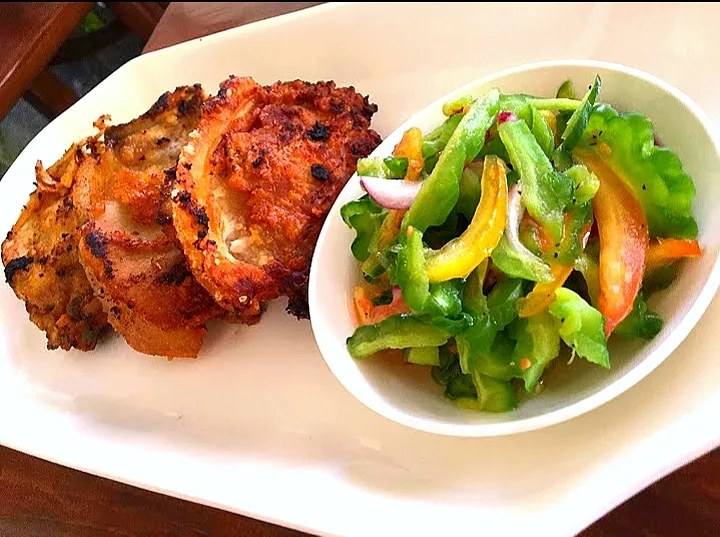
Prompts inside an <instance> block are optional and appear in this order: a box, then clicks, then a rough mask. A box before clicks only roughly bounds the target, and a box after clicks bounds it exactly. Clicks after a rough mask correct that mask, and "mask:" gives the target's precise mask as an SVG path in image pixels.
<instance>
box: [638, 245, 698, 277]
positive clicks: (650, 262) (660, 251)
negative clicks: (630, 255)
mask: <svg viewBox="0 0 720 537" xmlns="http://www.w3.org/2000/svg"><path fill="white" fill-rule="evenodd" d="M701 255H702V250H701V249H700V245H699V244H698V241H696V240H694V239H657V240H656V241H653V242H652V243H651V244H650V246H649V247H648V250H647V253H646V254H645V270H646V271H647V272H650V271H651V270H654V269H656V268H658V267H661V266H663V265H667V264H669V263H672V262H674V261H678V260H680V259H684V258H686V257H700V256H701Z"/></svg>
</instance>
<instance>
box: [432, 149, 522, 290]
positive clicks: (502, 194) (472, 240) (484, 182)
mask: <svg viewBox="0 0 720 537" xmlns="http://www.w3.org/2000/svg"><path fill="white" fill-rule="evenodd" d="M481 192H482V194H481V196H480V203H478V208H477V210H476V211H475V216H473V219H472V221H471V222H470V225H469V226H468V228H467V229H466V230H465V231H464V232H463V234H462V235H460V236H459V237H457V238H455V239H453V240H451V241H450V242H448V243H447V244H445V246H443V247H442V248H441V249H440V250H438V251H436V252H433V253H432V254H431V255H430V257H429V258H428V263H427V275H428V278H429V279H430V282H431V283H433V282H442V281H447V280H451V279H453V278H465V277H467V276H468V274H470V273H471V272H472V271H473V269H474V268H475V267H477V266H478V265H479V264H480V262H481V261H482V260H483V259H486V258H487V257H488V256H489V255H490V253H491V252H492V251H493V249H494V248H495V247H496V246H497V244H498V242H499V241H500V237H502V233H503V230H504V228H505V220H506V217H507V196H508V187H507V177H506V174H505V163H504V162H503V161H502V160H501V159H499V158H497V157H495V156H493V155H490V156H488V157H485V165H484V167H483V175H482V179H481Z"/></svg>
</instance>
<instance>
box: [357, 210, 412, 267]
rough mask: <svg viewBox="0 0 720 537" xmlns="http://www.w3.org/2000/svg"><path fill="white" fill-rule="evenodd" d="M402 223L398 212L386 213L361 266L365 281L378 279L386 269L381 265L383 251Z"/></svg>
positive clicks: (392, 239) (391, 241)
mask: <svg viewBox="0 0 720 537" xmlns="http://www.w3.org/2000/svg"><path fill="white" fill-rule="evenodd" d="M401 222H402V214H401V213H399V212H398V211H387V212H386V213H385V216H384V218H383V221H382V223H381V224H380V226H379V227H378V228H377V229H376V230H375V233H373V235H372V237H371V238H370V242H369V244H368V247H367V250H368V253H369V255H368V258H367V259H366V260H365V261H364V262H363V264H362V267H361V268H362V272H363V274H365V277H366V279H369V280H370V281H373V280H375V279H377V278H379V277H380V276H381V275H382V274H383V272H385V270H386V267H385V266H384V265H383V263H382V257H383V254H384V251H385V249H386V248H387V247H388V246H390V245H391V244H392V243H393V241H394V239H395V237H396V235H397V230H398V228H399V226H400V224H401Z"/></svg>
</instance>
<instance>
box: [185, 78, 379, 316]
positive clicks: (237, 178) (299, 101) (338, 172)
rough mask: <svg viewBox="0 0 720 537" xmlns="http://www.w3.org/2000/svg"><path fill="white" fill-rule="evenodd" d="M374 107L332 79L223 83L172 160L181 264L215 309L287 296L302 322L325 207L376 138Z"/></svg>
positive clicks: (245, 312) (246, 308) (244, 311)
mask: <svg viewBox="0 0 720 537" xmlns="http://www.w3.org/2000/svg"><path fill="white" fill-rule="evenodd" d="M376 111H377V106H375V105H372V104H370V103H369V102H368V99H367V97H365V98H363V97H362V96H361V95H360V94H358V93H357V92H356V91H355V90H354V89H353V88H337V87H336V86H335V84H334V83H333V82H319V83H315V84H312V83H308V82H301V81H294V82H286V83H281V82H278V83H276V84H273V85H272V86H268V87H262V86H260V85H258V84H257V83H256V82H255V81H254V80H252V79H251V78H236V77H231V78H230V79H228V80H226V81H225V82H224V83H223V84H222V85H221V89H220V91H219V93H218V95H217V96H216V97H214V98H212V99H210V100H209V101H208V102H206V104H205V105H204V110H203V117H202V119H201V120H200V123H199V124H198V127H197V130H196V131H195V132H194V133H192V134H191V135H190V142H189V143H188V145H186V146H185V148H184V149H183V151H182V153H181V155H180V159H179V162H178V169H177V183H176V187H175V189H174V190H173V195H172V200H173V223H174V226H175V229H176V232H177V236H178V239H179V241H180V243H181V244H182V248H183V251H184V252H185V255H186V256H187V259H188V261H189V264H190V268H191V270H192V272H193V274H194V275H195V277H196V278H197V279H198V281H199V282H200V283H201V284H202V285H203V286H204V287H205V288H206V289H207V290H208V291H209V292H210V293H211V294H212V296H213V297H214V298H215V300H216V301H217V302H218V303H219V304H220V305H221V306H222V307H223V308H225V309H227V310H229V311H232V312H235V313H236V314H238V315H240V316H241V317H243V316H244V317H249V318H252V317H253V316H257V315H259V314H260V311H261V306H262V303H263V302H264V301H267V300H271V299H274V298H277V297H279V296H287V297H288V310H289V311H290V312H291V313H293V314H295V315H296V316H298V317H307V315H308V309H307V280H308V272H309V265H310V260H311V257H312V253H313V250H314V247H315V242H316V241H317V237H318V234H319V232H320V229H321V227H322V224H323V222H324V220H325V217H326V216H327V212H328V210H329V209H330V207H331V205H332V204H333V202H334V201H335V199H336V197H337V195H338V194H339V193H340V190H341V189H342V188H343V186H344V185H345V183H346V182H347V180H348V179H349V178H350V176H351V175H352V174H353V172H354V171H355V167H356V163H357V159H358V158H360V157H366V156H367V155H368V154H370V153H371V152H372V150H373V149H375V147H377V145H378V144H379V143H380V141H381V139H380V136H379V135H378V134H377V133H376V132H374V131H373V130H371V129H370V120H371V118H372V116H373V114H374V113H375V112H376Z"/></svg>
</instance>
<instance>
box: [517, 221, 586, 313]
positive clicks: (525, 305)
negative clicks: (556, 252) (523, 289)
mask: <svg viewBox="0 0 720 537" xmlns="http://www.w3.org/2000/svg"><path fill="white" fill-rule="evenodd" d="M566 220H568V219H566ZM590 228H591V226H590V225H589V224H585V227H583V229H582V231H581V232H580V246H581V248H582V249H583V250H584V249H585V246H586V245H587V242H588V239H589V238H590ZM566 230H567V226H566ZM574 269H575V266H574V264H573V265H570V266H567V265H563V264H560V263H556V264H551V265H550V270H551V272H552V275H553V279H552V281H549V282H540V283H536V284H535V287H533V290H532V291H530V293H528V295H527V296H526V297H523V298H521V299H520V300H518V303H517V308H518V315H519V316H520V317H532V316H533V315H537V314H538V313H541V312H543V311H544V310H545V308H547V307H548V306H549V305H550V304H551V303H552V302H553V300H555V291H557V290H558V289H560V288H561V287H562V286H563V285H564V284H565V280H567V279H568V278H569V277H570V274H572V271H573V270H574Z"/></svg>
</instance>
